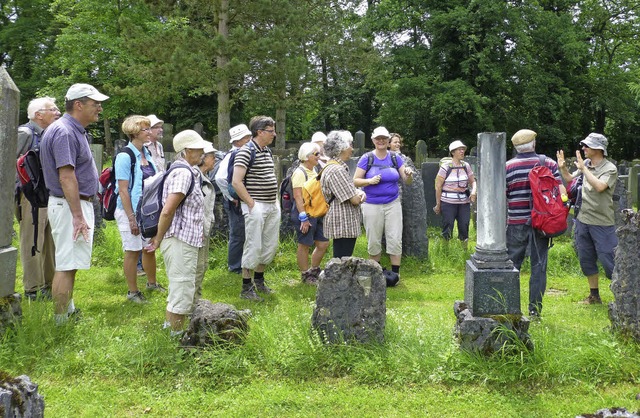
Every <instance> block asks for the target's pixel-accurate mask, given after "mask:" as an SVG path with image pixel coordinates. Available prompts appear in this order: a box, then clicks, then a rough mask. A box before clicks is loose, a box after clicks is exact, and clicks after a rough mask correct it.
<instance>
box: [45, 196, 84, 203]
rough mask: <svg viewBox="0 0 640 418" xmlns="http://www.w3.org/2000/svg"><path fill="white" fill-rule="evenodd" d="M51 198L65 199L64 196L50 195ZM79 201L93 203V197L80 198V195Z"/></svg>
mask: <svg viewBox="0 0 640 418" xmlns="http://www.w3.org/2000/svg"><path fill="white" fill-rule="evenodd" d="M51 196H53V197H57V198H58V199H66V198H65V197H64V196H56V195H51ZM80 200H84V201H87V202H93V196H82V195H80Z"/></svg>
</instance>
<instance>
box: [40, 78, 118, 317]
mask: <svg viewBox="0 0 640 418" xmlns="http://www.w3.org/2000/svg"><path fill="white" fill-rule="evenodd" d="M108 98H109V96H106V95H104V94H102V93H100V92H99V91H98V90H97V89H96V88H95V87H93V86H91V85H89V84H74V85H72V86H71V87H70V88H69V90H68V91H67V94H66V96H65V112H66V113H65V114H64V115H63V116H62V117H61V118H60V119H58V120H57V121H55V122H54V123H52V124H51V125H50V126H49V128H47V130H46V131H45V133H44V136H43V138H42V143H41V146H40V159H41V161H42V170H43V174H44V178H45V183H46V185H47V189H49V205H48V208H47V211H48V217H49V223H50V224H51V233H52V236H53V241H54V244H55V248H56V255H55V259H56V272H55V274H54V276H53V288H52V295H53V300H54V302H55V308H54V311H55V316H56V322H57V323H62V322H65V321H66V320H67V319H68V317H69V315H71V314H74V313H76V309H75V306H74V303H73V285H74V282H75V277H76V272H77V271H78V269H83V270H86V269H89V268H90V267H91V248H92V246H93V229H92V226H93V225H94V212H93V203H92V201H93V199H94V196H95V195H96V193H97V192H98V171H97V169H96V165H95V162H94V160H93V156H92V154H91V149H90V148H89V142H88V138H87V131H86V129H85V128H86V127H87V126H88V125H90V124H92V123H94V122H97V121H98V118H99V117H100V112H101V111H102V102H104V101H105V100H107V99H108Z"/></svg>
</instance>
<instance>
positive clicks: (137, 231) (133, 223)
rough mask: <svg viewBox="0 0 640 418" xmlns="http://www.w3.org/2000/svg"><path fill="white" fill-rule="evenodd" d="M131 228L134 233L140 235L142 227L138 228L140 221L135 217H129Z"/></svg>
mask: <svg viewBox="0 0 640 418" xmlns="http://www.w3.org/2000/svg"><path fill="white" fill-rule="evenodd" d="M129 229H130V230H131V234H132V235H135V236H138V235H140V229H139V228H138V223H137V222H136V220H135V219H131V218H129Z"/></svg>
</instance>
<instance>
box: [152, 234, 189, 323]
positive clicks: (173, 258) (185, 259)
mask: <svg viewBox="0 0 640 418" xmlns="http://www.w3.org/2000/svg"><path fill="white" fill-rule="evenodd" d="M160 251H162V256H163V257H164V266H165V270H166V272H167V278H168V279H169V294H168V296H167V311H168V312H171V313H174V314H178V315H186V314H188V313H191V308H192V306H193V296H194V294H195V290H196V266H197V264H198V247H194V246H193V245H189V244H187V243H186V242H184V241H180V240H179V239H178V238H175V237H171V238H165V239H163V240H162V243H161V244H160Z"/></svg>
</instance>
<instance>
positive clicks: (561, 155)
mask: <svg viewBox="0 0 640 418" xmlns="http://www.w3.org/2000/svg"><path fill="white" fill-rule="evenodd" d="M556 160H557V162H558V167H560V168H561V169H562V168H563V167H564V164H565V161H564V151H562V150H560V151H557V152H556Z"/></svg>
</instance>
